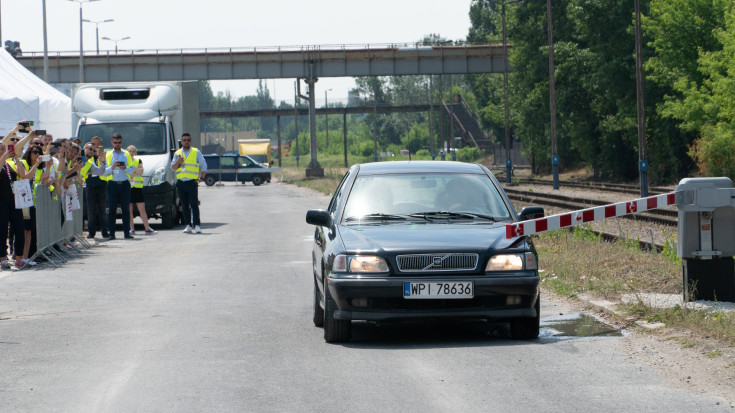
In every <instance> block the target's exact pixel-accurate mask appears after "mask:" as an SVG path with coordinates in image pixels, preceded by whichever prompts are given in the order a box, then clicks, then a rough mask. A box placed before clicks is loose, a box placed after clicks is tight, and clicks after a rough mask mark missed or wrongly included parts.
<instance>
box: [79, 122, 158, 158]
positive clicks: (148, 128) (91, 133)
mask: <svg viewBox="0 0 735 413" xmlns="http://www.w3.org/2000/svg"><path fill="white" fill-rule="evenodd" d="M114 133H119V134H120V135H122V138H123V145H122V147H123V149H125V148H127V147H128V146H130V145H133V146H135V148H136V149H137V150H138V155H151V154H159V153H166V124H165V123H159V122H120V123H98V124H87V125H81V126H80V127H79V138H80V139H81V140H82V143H83V144H86V143H87V142H89V140H90V139H92V138H93V137H95V136H99V137H100V138H102V144H103V146H105V147H106V148H111V147H112V145H111V144H110V141H111V140H112V134H114Z"/></svg>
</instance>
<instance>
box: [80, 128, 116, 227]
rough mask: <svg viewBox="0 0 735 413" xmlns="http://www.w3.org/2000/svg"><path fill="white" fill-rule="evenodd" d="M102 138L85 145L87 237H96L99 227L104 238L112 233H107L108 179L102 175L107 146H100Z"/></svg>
mask: <svg viewBox="0 0 735 413" xmlns="http://www.w3.org/2000/svg"><path fill="white" fill-rule="evenodd" d="M101 144H102V139H100V138H99V137H98V136H95V137H94V138H92V139H90V140H89V142H87V144H86V145H84V156H85V157H86V158H87V162H86V163H85V164H84V167H83V168H82V172H81V173H82V177H83V178H84V183H85V185H84V201H85V202H86V203H87V231H88V234H87V238H89V239H94V237H95V235H96V234H97V229H100V230H101V231H102V238H107V237H109V236H110V235H109V234H108V233H107V217H105V206H106V205H107V181H106V180H104V179H102V178H106V177H103V176H102V175H103V174H104V173H105V169H107V168H106V166H105V161H106V160H105V148H103V147H102V146H100V145H101Z"/></svg>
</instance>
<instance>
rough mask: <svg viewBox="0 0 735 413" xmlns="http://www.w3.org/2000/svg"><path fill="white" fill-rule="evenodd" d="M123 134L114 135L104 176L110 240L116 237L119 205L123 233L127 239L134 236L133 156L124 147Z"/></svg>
mask: <svg viewBox="0 0 735 413" xmlns="http://www.w3.org/2000/svg"><path fill="white" fill-rule="evenodd" d="M122 142H123V139H122V135H120V134H119V133H115V134H113V135H112V150H111V151H109V152H107V156H106V160H107V165H108V166H107V169H106V170H105V174H104V177H105V178H106V179H107V230H108V231H109V233H110V236H109V237H108V238H107V239H108V240H113V239H115V221H116V219H117V206H118V205H120V211H122V213H121V215H122V223H123V233H124V234H125V238H126V239H132V238H134V237H133V236H132V235H130V215H129V214H128V210H129V209H130V175H132V174H133V171H134V169H135V168H133V158H132V157H131V156H130V154H129V153H128V151H126V150H124V149H123V148H122Z"/></svg>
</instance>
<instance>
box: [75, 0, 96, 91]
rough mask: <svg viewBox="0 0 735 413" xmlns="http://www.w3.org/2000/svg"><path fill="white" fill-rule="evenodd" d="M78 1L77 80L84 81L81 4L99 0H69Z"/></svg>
mask: <svg viewBox="0 0 735 413" xmlns="http://www.w3.org/2000/svg"><path fill="white" fill-rule="evenodd" d="M69 1H72V2H75V3H79V82H80V83H84V29H83V28H82V23H83V22H84V16H83V15H82V4H84V3H90V2H93V1H100V0H69Z"/></svg>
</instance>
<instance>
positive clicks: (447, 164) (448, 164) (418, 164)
mask: <svg viewBox="0 0 735 413" xmlns="http://www.w3.org/2000/svg"><path fill="white" fill-rule="evenodd" d="M359 168H360V170H359V174H360V175H380V174H394V173H398V174H405V173H437V172H438V173H470V174H485V171H484V170H483V168H482V167H481V166H480V165H479V164H473V163H464V162H454V161H392V162H391V161H388V162H373V163H366V164H360V165H359Z"/></svg>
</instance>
